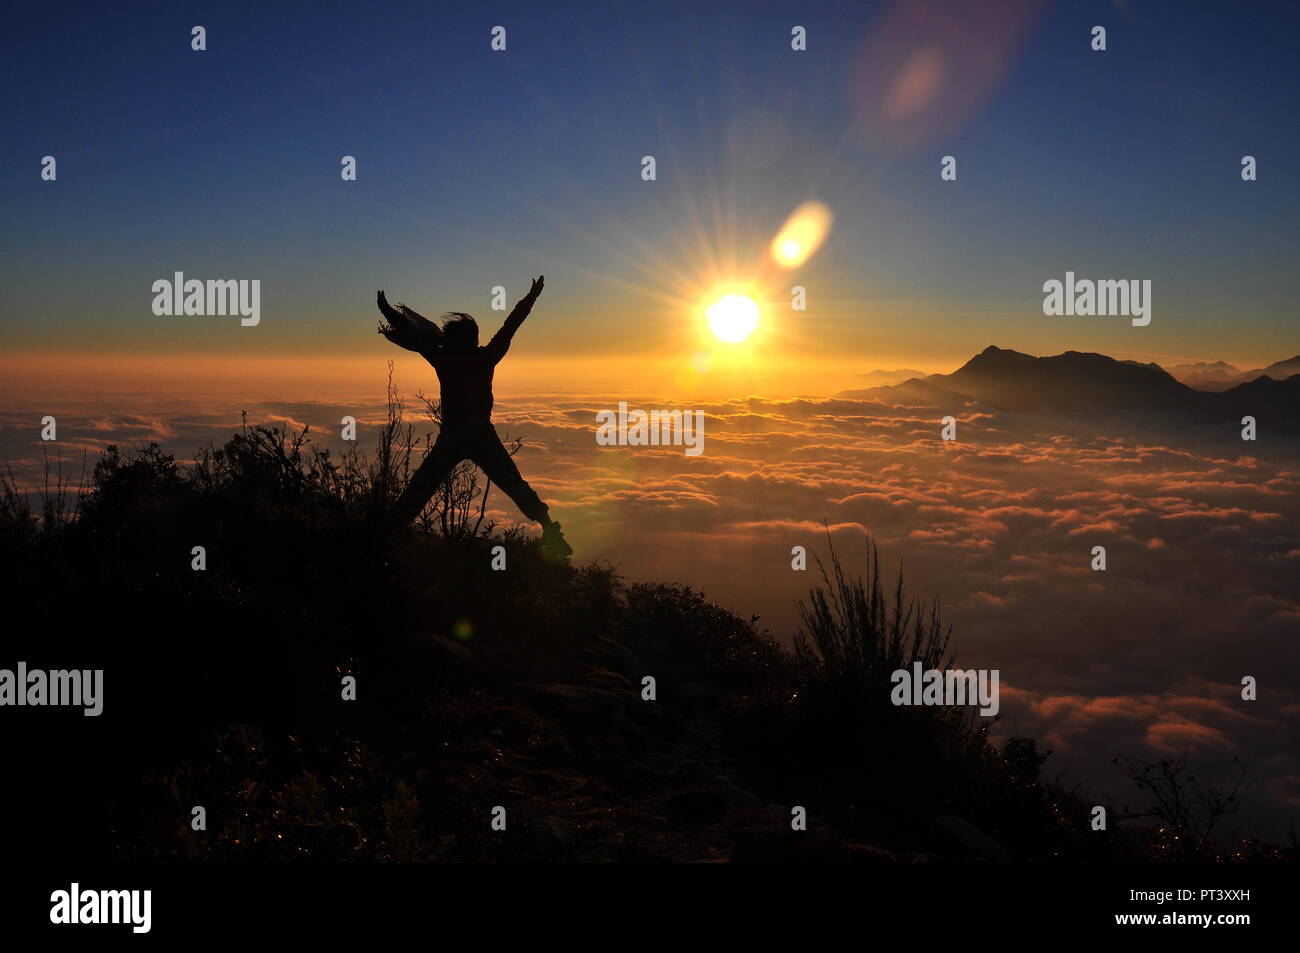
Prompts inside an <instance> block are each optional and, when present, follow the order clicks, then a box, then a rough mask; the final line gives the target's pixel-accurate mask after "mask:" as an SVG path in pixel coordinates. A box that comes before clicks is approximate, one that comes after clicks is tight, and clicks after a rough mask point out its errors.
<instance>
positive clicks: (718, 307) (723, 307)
mask: <svg viewBox="0 0 1300 953" xmlns="http://www.w3.org/2000/svg"><path fill="white" fill-rule="evenodd" d="M705 314H707V315H708V317H709V329H710V330H712V331H713V333H714V335H715V336H716V337H717V338H718V340H719V341H731V342H737V341H743V340H745V338H747V337H749V336H750V335H751V334H753V333H754V329H755V328H756V327H758V305H757V304H755V303H754V299H753V298H751V297H749V295H737V294H729V295H723V296H722V297H721V298H719V299H718V300H717V301H716V302H714V303H713V304H712V305H710V306H709V308H708V310H707V311H705Z"/></svg>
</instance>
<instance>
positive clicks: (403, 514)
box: [378, 276, 573, 556]
mask: <svg viewBox="0 0 1300 953" xmlns="http://www.w3.org/2000/svg"><path fill="white" fill-rule="evenodd" d="M545 283H546V281H545V276H539V277H538V278H536V279H535V280H534V281H533V286H532V288H530V289H529V291H528V294H526V295H524V297H523V298H522V299H521V300H520V302H519V303H518V304H517V305H515V309H514V310H513V311H511V312H510V316H509V317H507V318H506V323H505V324H503V325H502V326H501V330H500V331H498V332H497V333H496V334H494V335H493V336H492V340H491V341H489V342H488V343H487V345H486V346H484V347H479V343H478V324H477V323H476V322H475V320H474V319H473V318H472V317H470V316H469V315H468V314H464V313H462V312H459V311H453V312H451V313H449V314H444V315H443V318H444V319H446V320H445V321H444V322H443V325H442V327H441V328H439V327H438V326H437V325H436V324H434V323H433V322H432V321H430V320H429V319H428V318H425V317H423V316H421V315H419V314H416V313H415V312H414V311H412V310H411V309H410V308H408V307H406V305H404V304H399V305H398V306H397V307H396V308H394V307H393V306H391V305H390V304H389V303H388V299H387V298H385V297H384V293H383V292H382V291H381V292H379V295H378V301H379V311H380V313H381V314H383V316H384V320H385V321H386V322H387V323H386V324H381V325H380V326H379V333H380V334H382V335H383V336H384V337H386V338H388V340H390V341H392V342H393V343H394V344H396V345H398V346H399V347H404V348H406V349H407V350H408V351H415V352H416V353H418V354H419V355H420V356H421V357H423V358H424V359H425V360H426V361H428V362H429V363H430V364H432V365H433V369H434V370H435V371H437V373H438V383H439V385H440V386H441V388H442V428H441V429H440V430H439V431H438V439H437V440H435V441H434V444H433V448H432V449H431V450H430V451H429V453H428V455H426V456H425V458H424V462H423V463H421V464H420V468H419V469H418V470H416V471H415V475H414V476H413V477H411V482H410V483H409V484H408V485H407V487H406V491H405V492H404V493H403V494H402V496H401V499H399V500H398V501H397V505H396V507H395V508H394V512H393V519H394V521H395V522H396V523H397V525H399V526H405V525H406V524H407V523H409V522H411V520H413V519H415V517H416V516H418V515H419V514H420V511H421V510H423V509H424V507H425V504H427V503H428V502H429V498H430V497H432V496H433V494H434V492H436V491H437V489H438V487H439V486H441V485H442V482H443V481H444V480H445V479H447V477H448V476H450V475H451V471H452V470H453V469H455V467H456V464H458V463H460V462H461V461H462V460H472V461H473V462H474V463H475V464H477V465H478V466H479V467H480V468H481V469H482V470H483V472H484V473H486V474H487V475H488V477H489V478H490V479H491V480H492V482H494V483H495V484H496V485H497V486H499V487H501V489H502V490H503V491H505V494H506V495H507V496H508V497H510V499H512V500H514V503H515V506H517V507H519V509H520V511H521V512H522V513H523V514H524V515H525V516H527V517H528V518H529V519H532V520H536V521H537V522H539V523H541V524H542V545H543V546H544V547H546V549H548V550H549V551H551V552H554V553H557V554H559V555H561V556H568V555H570V554H571V553H572V552H573V550H572V549H571V548H570V547H569V544H568V543H567V542H566V541H565V539H564V534H563V533H561V532H560V524H559V523H556V522H554V521H553V520H552V519H551V517H550V512H549V510H548V509H547V507H546V504H545V503H543V502H542V501H541V498H540V497H538V495H537V494H536V492H534V491H533V488H532V487H531V486H529V485H528V484H527V482H525V480H524V478H523V477H521V476H520V475H519V468H518V467H516V466H515V462H514V460H512V459H511V458H510V453H509V451H507V450H506V448H505V446H504V445H502V443H501V438H500V437H498V436H497V432H496V428H495V427H493V426H492V374H493V372H494V371H495V370H496V366H497V364H498V363H499V362H500V361H501V358H503V357H505V356H506V351H507V350H509V349H510V339H511V338H512V337H514V334H515V332H516V331H517V330H519V325H521V324H523V323H524V318H526V317H528V312H529V311H531V310H532V307H533V302H534V301H536V300H537V296H538V295H540V294H541V293H542V288H543V286H544V285H545Z"/></svg>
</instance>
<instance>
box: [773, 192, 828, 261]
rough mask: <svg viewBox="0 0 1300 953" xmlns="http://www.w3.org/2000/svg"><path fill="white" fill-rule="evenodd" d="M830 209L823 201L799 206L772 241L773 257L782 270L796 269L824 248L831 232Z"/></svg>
mask: <svg viewBox="0 0 1300 953" xmlns="http://www.w3.org/2000/svg"><path fill="white" fill-rule="evenodd" d="M831 219H832V216H831V210H830V209H828V208H827V207H826V206H825V205H823V204H822V203H821V202H805V203H804V204H803V205H800V206H799V207H798V208H797V209H795V210H794V212H793V213H792V214H791V215H790V218H789V219H787V220H786V223H785V224H784V225H783V226H781V230H780V231H779V232H777V233H776V238H774V239H772V257H773V258H774V259H775V260H776V263H777V264H778V265H780V266H781V267H782V268H797V267H798V266H799V265H802V264H803V263H804V262H806V261H807V260H808V259H809V258H811V257H812V256H813V254H814V253H815V252H816V251H817V249H818V248H820V247H821V244H822V242H824V241H825V240H826V236H827V235H828V234H829V233H830V230H831Z"/></svg>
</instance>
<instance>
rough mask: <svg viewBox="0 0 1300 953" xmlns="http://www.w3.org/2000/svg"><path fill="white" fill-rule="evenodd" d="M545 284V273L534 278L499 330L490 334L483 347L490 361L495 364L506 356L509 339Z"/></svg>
mask: <svg viewBox="0 0 1300 953" xmlns="http://www.w3.org/2000/svg"><path fill="white" fill-rule="evenodd" d="M545 286H546V276H545V275H538V276H537V277H536V278H534V279H533V286H532V287H531V288H529V289H528V294H526V295H524V296H523V297H522V298H520V299H519V303H518V304H517V305H515V309H514V310H513V311H511V312H510V316H509V317H507V318H506V323H505V324H503V325H501V330H500V331H498V332H497V333H496V334H494V335H492V340H491V341H489V342H488V343H487V347H485V348H484V350H485V351H487V353H488V356H489V357H491V358H492V363H494V364H495V363H496V362H497V361H499V360H501V358H503V357H505V356H506V351H508V350H510V339H511V338H513V337H514V336H515V332H516V331H518V330H519V325H521V324H523V323H524V318H526V317H528V312H530V311H532V310H533V302H534V301H536V300H537V296H538V295H540V294H541V293H542V288H544V287H545Z"/></svg>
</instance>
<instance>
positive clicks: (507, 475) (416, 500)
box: [392, 421, 550, 526]
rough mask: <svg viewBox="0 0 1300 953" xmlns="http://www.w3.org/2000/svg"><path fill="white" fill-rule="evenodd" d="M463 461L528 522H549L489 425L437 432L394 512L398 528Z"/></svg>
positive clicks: (415, 514) (420, 507) (420, 508)
mask: <svg viewBox="0 0 1300 953" xmlns="http://www.w3.org/2000/svg"><path fill="white" fill-rule="evenodd" d="M462 460H470V461H472V462H473V463H474V464H475V465H476V466H478V467H479V469H481V470H482V471H483V472H484V473H486V474H487V476H488V479H490V480H491V481H492V482H493V483H495V484H496V485H497V486H499V487H500V488H501V490H502V492H504V493H505V495H506V496H508V497H510V499H511V500H513V501H514V504H515V506H517V507H519V511H520V512H521V513H523V514H524V515H525V516H527V517H528V518H529V519H531V520H536V521H537V522H539V523H542V524H543V525H545V524H546V523H547V522H548V520H549V519H550V511H549V510H548V509H547V507H546V504H545V503H543V502H542V500H541V498H540V497H539V496H538V495H537V493H536V492H535V491H534V490H533V488H532V487H531V486H529V485H528V482H527V481H526V480H525V479H524V478H523V477H522V476H520V475H519V468H518V467H517V466H515V461H514V460H513V459H511V457H510V452H509V451H508V450H506V448H505V445H504V444H502V443H501V438H500V437H498V436H497V431H496V428H495V427H493V426H492V424H491V422H490V421H486V422H483V423H478V424H468V425H465V424H462V425H459V426H453V427H443V428H442V430H440V431H439V432H438V439H437V440H435V441H434V442H433V446H432V447H431V448H430V450H429V452H428V453H427V454H426V455H425V457H424V462H423V463H421V464H420V466H419V469H417V470H416V471H415V475H414V476H412V477H411V482H410V483H408V484H407V485H406V490H405V492H403V493H402V496H401V498H400V499H399V500H398V501H397V505H396V506H395V507H394V508H393V513H392V518H393V521H394V522H395V523H396V524H397V525H398V526H405V525H406V524H407V523H409V522H411V520H413V519H415V518H416V517H417V516H419V515H420V511H421V510H423V509H424V507H425V505H426V504H427V503H428V502H429V500H430V498H432V496H433V494H434V493H436V492H437V491H438V487H440V486H442V482H443V481H444V480H446V479H447V477H449V476H451V471H452V470H454V469H455V468H456V465H457V464H458V463H460V462H461V461H462Z"/></svg>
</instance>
